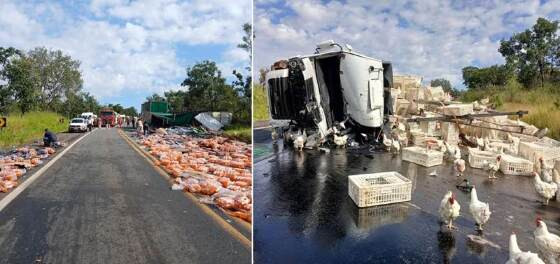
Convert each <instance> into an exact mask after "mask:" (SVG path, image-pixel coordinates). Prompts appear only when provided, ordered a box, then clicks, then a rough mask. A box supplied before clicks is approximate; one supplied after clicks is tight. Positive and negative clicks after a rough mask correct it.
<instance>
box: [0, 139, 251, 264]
mask: <svg viewBox="0 0 560 264" xmlns="http://www.w3.org/2000/svg"><path fill="white" fill-rule="evenodd" d="M0 256H1V257H0V263H34V261H37V260H40V263H250V261H251V251H250V249H248V248H246V247H245V246H243V245H242V244H241V243H240V242H239V241H238V240H236V239H234V238H233V237H231V236H230V235H229V233H227V232H226V231H224V229H223V228H222V227H220V226H219V225H218V224H216V223H215V222H214V221H212V220H211V217H210V216H208V215H207V214H206V213H204V212H203V211H202V210H200V209H199V208H198V207H197V205H196V204H195V203H194V202H193V201H191V200H189V199H187V198H186V197H185V196H184V195H183V194H182V193H181V192H179V191H170V189H169V184H168V183H167V182H166V181H165V179H164V178H163V177H162V176H161V175H159V174H158V172H156V171H155V169H154V168H152V167H151V166H150V164H149V163H148V162H147V161H146V160H145V159H144V158H143V157H142V156H140V155H139V154H138V153H137V152H135V151H134V150H133V149H132V148H131V147H130V146H129V145H128V143H126V141H125V140H123V138H122V137H121V136H120V135H119V134H118V132H117V130H116V129H97V130H94V131H93V132H92V133H91V134H89V135H88V136H86V137H85V138H84V139H82V141H80V142H78V143H77V144H76V145H75V146H74V147H73V148H72V149H71V150H70V151H68V152H67V153H66V154H65V155H64V156H62V157H61V159H59V160H58V161H57V162H56V163H55V164H54V165H53V166H52V167H50V168H49V169H48V170H47V171H46V172H45V174H43V175H42V176H41V177H40V178H38V179H37V180H36V181H35V182H33V183H32V184H31V185H30V186H29V187H28V188H27V189H26V190H25V191H24V192H22V193H21V194H20V195H19V196H18V197H17V198H16V199H15V200H13V201H12V202H11V203H10V204H9V205H8V206H7V207H6V208H4V210H3V211H1V212H0Z"/></svg>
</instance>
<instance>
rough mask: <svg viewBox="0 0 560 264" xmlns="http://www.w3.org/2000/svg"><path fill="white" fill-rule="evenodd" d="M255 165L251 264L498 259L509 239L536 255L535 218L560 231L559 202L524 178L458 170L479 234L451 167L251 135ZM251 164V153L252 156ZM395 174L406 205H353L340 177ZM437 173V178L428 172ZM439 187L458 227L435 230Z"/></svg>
mask: <svg viewBox="0 0 560 264" xmlns="http://www.w3.org/2000/svg"><path fill="white" fill-rule="evenodd" d="M254 133H255V135H254V138H255V141H256V142H255V143H254V145H255V146H258V147H259V148H260V149H261V155H260V157H261V161H259V162H256V163H255V168H254V186H255V187H254V191H253V192H254V194H253V195H254V197H258V199H255V204H254V217H253V221H254V231H253V232H254V250H255V253H254V259H255V263H259V264H261V263H505V262H506V261H507V259H508V239H509V235H510V234H511V232H512V231H515V232H516V233H517V237H518V242H519V245H520V247H521V249H522V250H524V251H527V250H530V251H532V252H536V248H535V245H534V240H533V231H534V229H535V218H536V216H537V215H540V216H542V218H543V219H544V220H545V222H546V223H547V224H548V227H549V230H550V231H551V232H553V233H556V234H560V225H559V221H558V220H559V219H560V202H558V201H551V202H550V204H549V205H548V206H542V205H541V204H540V203H539V202H537V198H538V197H537V195H536V193H535V190H534V187H533V181H532V178H530V177H524V176H504V175H502V174H499V175H498V176H499V177H500V178H499V179H497V180H494V181H490V180H488V178H487V177H488V174H487V173H486V172H485V171H482V170H479V169H472V168H470V167H467V170H466V172H465V175H466V177H467V178H468V179H469V180H470V181H471V183H472V184H474V185H475V186H476V187H477V192H478V196H479V199H480V200H481V201H483V202H488V203H489V204H490V209H491V210H492V215H491V217H490V220H489V222H488V223H487V225H486V226H485V229H484V231H483V233H482V234H479V233H478V232H476V231H475V224H474V220H473V218H472V216H471V215H470V213H469V201H470V194H469V193H466V192H462V191H460V190H458V189H457V188H456V187H455V185H456V184H457V183H458V182H460V180H457V178H456V177H455V176H454V173H453V169H452V164H451V162H446V163H445V164H443V165H441V166H435V167H431V168H424V167H422V166H419V165H416V164H413V163H409V162H406V161H402V160H401V157H400V156H392V155H391V154H388V153H384V152H379V153H373V155H366V153H368V154H369V151H368V149H367V148H366V149H365V152H364V150H346V149H331V152H330V153H322V152H320V151H317V150H304V151H303V152H301V153H298V152H295V151H294V150H293V149H292V148H284V146H282V143H281V142H279V143H278V144H277V145H276V146H274V145H272V144H271V140H270V137H269V134H270V133H269V132H268V131H267V130H255V132H254ZM255 158H256V159H257V155H255ZM382 171H398V172H400V173H401V174H402V175H403V176H405V177H408V178H409V179H411V181H412V201H411V202H408V203H398V204H391V205H385V206H376V207H368V208H358V207H357V206H356V205H355V204H354V203H353V201H352V200H351V199H350V198H349V197H348V175H353V174H363V173H374V172H382ZM432 172H436V175H431V174H432ZM447 190H452V191H453V192H454V193H455V194H456V196H457V201H458V202H459V203H460V205H461V216H460V217H459V218H458V219H457V221H454V222H453V223H454V225H456V226H457V227H458V230H457V231H453V232H448V231H447V230H446V228H441V229H440V226H439V223H438V222H439V214H438V207H439V205H440V201H441V199H442V198H443V195H444V194H445V192H446V191H447Z"/></svg>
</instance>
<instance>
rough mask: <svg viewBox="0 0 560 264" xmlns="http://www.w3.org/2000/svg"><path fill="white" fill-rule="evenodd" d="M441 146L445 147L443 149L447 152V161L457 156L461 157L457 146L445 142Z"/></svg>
mask: <svg viewBox="0 0 560 264" xmlns="http://www.w3.org/2000/svg"><path fill="white" fill-rule="evenodd" d="M443 144H444V145H445V149H446V150H447V153H446V155H447V157H448V158H449V159H451V158H455V157H456V156H457V155H458V156H461V150H460V149H459V147H458V146H452V145H449V144H448V143H447V142H445V141H444V142H443Z"/></svg>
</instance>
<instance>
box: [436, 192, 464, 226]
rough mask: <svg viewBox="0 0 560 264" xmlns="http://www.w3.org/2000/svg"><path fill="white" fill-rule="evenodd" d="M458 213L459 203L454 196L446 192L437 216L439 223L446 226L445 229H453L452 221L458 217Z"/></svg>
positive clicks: (459, 209)
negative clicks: (439, 219)
mask: <svg viewBox="0 0 560 264" xmlns="http://www.w3.org/2000/svg"><path fill="white" fill-rule="evenodd" d="M460 211H461V205H459V202H458V201H457V200H456V199H455V195H454V194H453V193H452V192H451V191H447V193H446V194H445V196H444V197H443V200H441V204H440V206H439V216H440V218H441V221H442V222H443V223H445V224H447V228H449V229H455V227H454V226H453V220H455V219H457V217H459V213H460Z"/></svg>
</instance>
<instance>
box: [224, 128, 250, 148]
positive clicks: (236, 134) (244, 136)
mask: <svg viewBox="0 0 560 264" xmlns="http://www.w3.org/2000/svg"><path fill="white" fill-rule="evenodd" d="M224 135H226V136H228V137H232V138H235V139H238V140H241V141H243V142H246V143H249V144H250V143H251V139H252V136H251V135H252V129H251V125H243V124H231V125H229V126H227V127H225V128H224Z"/></svg>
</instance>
